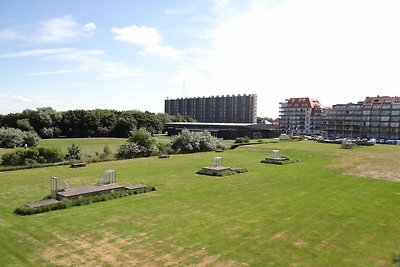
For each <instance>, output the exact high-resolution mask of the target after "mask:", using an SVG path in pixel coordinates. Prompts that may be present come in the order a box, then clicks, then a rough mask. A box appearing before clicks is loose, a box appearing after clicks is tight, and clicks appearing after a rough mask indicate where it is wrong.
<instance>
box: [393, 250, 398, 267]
mask: <svg viewBox="0 0 400 267" xmlns="http://www.w3.org/2000/svg"><path fill="white" fill-rule="evenodd" d="M392 266H393V267H400V250H399V251H397V252H396V254H395V255H394V257H393V260H392Z"/></svg>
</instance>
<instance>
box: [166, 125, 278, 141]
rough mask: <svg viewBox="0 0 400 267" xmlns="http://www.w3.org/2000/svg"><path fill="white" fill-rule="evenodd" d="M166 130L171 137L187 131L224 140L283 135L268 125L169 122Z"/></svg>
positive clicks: (276, 128) (274, 127)
mask: <svg viewBox="0 0 400 267" xmlns="http://www.w3.org/2000/svg"><path fill="white" fill-rule="evenodd" d="M166 129H167V133H168V135H169V136H171V135H176V134H179V133H180V132H181V131H182V130H184V129H187V130H189V131H191V132H201V131H209V132H210V133H211V134H212V135H214V136H216V137H219V138H224V139H235V138H237V137H244V136H247V137H249V138H252V139H258V138H276V137H279V135H280V134H281V133H282V131H281V130H279V129H278V127H276V126H275V125H272V124H266V123H205V122H169V123H167V124H166Z"/></svg>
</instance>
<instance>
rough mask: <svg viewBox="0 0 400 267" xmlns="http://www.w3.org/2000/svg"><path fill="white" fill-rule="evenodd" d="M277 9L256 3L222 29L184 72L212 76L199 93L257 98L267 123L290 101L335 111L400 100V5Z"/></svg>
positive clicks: (294, 4)
mask: <svg viewBox="0 0 400 267" xmlns="http://www.w3.org/2000/svg"><path fill="white" fill-rule="evenodd" d="M223 2H224V1H222V4H224V3H223ZM270 2H271V1H253V2H252V4H251V6H248V7H246V8H244V9H242V12H232V13H230V14H229V16H228V17H225V18H223V19H222V20H221V21H220V22H218V23H217V24H216V25H215V27H214V29H213V34H212V35H211V42H212V48H211V49H209V50H208V51H206V52H205V53H202V54H198V55H197V59H196V60H194V61H193V62H192V63H190V64H188V65H186V66H182V69H186V70H187V71H189V72H190V71H192V72H200V73H202V74H203V75H204V76H205V77H206V79H203V80H202V82H201V83H198V84H196V83H192V90H193V92H195V94H198V93H199V92H200V93H202V94H203V95H206V94H215V93H213V92H215V91H219V93H220V94H231V93H257V94H258V111H259V112H258V113H259V115H263V116H278V105H279V104H278V103H279V101H282V100H284V99H285V98H288V97H302V96H310V97H315V98H317V99H319V100H321V101H322V103H323V104H327V105H332V104H335V103H343V102H344V103H347V102H350V101H357V100H363V98H364V97H365V96H366V95H377V94H380V95H384V94H386V95H395V94H398V88H400V80H399V79H398V73H400V64H399V62H400V50H399V49H398V47H400V36H399V35H398V34H397V32H398V25H400V17H399V16H398V14H399V13H400V2H398V1H396V0H387V1H385V2H381V1H375V0H352V1H346V0H337V1H329V0H291V1H284V2H282V3H280V4H274V5H271V3H270ZM220 4H221V3H220ZM232 14H234V15H232ZM178 76H179V73H178V74H177V75H176V76H174V77H178ZM171 81H175V82H178V81H176V79H175V80H174V79H171Z"/></svg>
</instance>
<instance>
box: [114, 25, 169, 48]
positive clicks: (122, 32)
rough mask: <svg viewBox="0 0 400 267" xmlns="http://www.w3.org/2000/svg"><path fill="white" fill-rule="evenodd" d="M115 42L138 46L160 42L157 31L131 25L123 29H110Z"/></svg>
mask: <svg viewBox="0 0 400 267" xmlns="http://www.w3.org/2000/svg"><path fill="white" fill-rule="evenodd" d="M111 31H112V32H114V33H116V34H117V35H116V36H115V40H118V41H124V42H129V43H134V44H139V45H154V44H158V43H160V42H161V36H160V34H159V33H158V31H157V30H156V29H154V28H152V27H147V26H136V25H132V26H129V27H125V28H112V29H111Z"/></svg>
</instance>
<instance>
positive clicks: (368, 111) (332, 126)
mask: <svg viewBox="0 0 400 267" xmlns="http://www.w3.org/2000/svg"><path fill="white" fill-rule="evenodd" d="M322 128H323V131H324V135H326V136H327V137H338V138H339V137H351V138H355V137H360V138H375V139H380V138H383V139H400V97H389V96H377V97H366V98H365V100H364V101H360V102H358V103H356V104H354V103H349V104H337V105H334V106H333V107H332V109H330V110H327V112H326V115H325V116H324V118H323V122H322Z"/></svg>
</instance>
